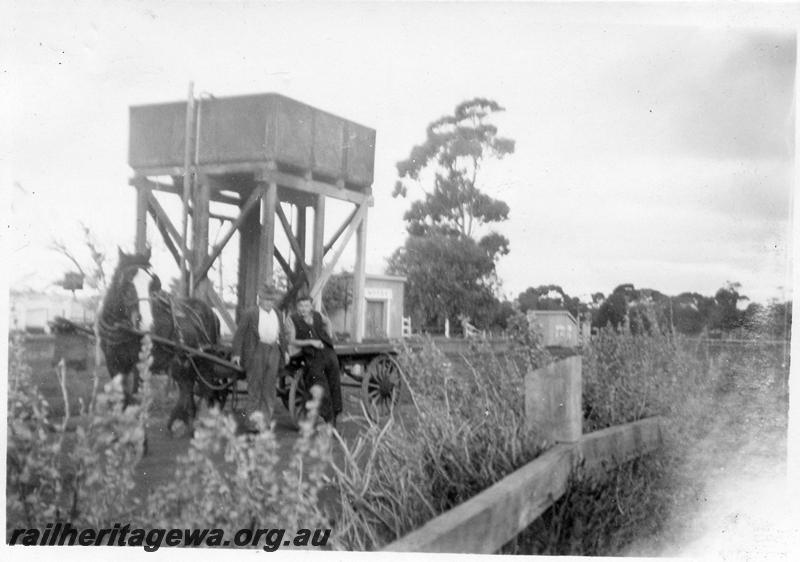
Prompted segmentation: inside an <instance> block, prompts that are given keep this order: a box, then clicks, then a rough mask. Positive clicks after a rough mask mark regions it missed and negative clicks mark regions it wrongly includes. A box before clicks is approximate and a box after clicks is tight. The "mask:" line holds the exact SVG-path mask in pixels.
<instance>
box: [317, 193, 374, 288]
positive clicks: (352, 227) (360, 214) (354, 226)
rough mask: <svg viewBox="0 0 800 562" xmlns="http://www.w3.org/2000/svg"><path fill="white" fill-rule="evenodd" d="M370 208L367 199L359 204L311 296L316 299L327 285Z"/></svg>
mask: <svg viewBox="0 0 800 562" xmlns="http://www.w3.org/2000/svg"><path fill="white" fill-rule="evenodd" d="M368 209H369V204H368V203H367V202H366V201H365V202H364V203H362V204H361V205H359V207H358V210H357V211H356V213H355V214H354V215H353V218H352V220H351V221H350V224H349V225H348V227H347V230H346V231H345V233H344V237H343V238H342V241H341V244H340V245H339V247H338V248H337V249H336V251H335V252H334V254H333V258H332V259H331V261H330V263H328V265H327V266H326V267H325V269H323V270H322V273H321V274H320V276H319V278H318V279H315V280H314V286H313V287H311V298H312V299H316V298H317V296H319V294H320V293H321V292H322V288H323V287H324V286H325V283H327V282H328V279H329V278H330V276H331V274H332V273H333V269H334V267H336V264H337V262H338V261H339V258H340V257H341V256H342V252H344V249H345V247H346V246H347V243H348V242H349V241H350V238H352V237H353V234H355V232H356V230H358V227H359V226H360V225H361V222H362V221H363V220H364V217H366V216H367V210H368Z"/></svg>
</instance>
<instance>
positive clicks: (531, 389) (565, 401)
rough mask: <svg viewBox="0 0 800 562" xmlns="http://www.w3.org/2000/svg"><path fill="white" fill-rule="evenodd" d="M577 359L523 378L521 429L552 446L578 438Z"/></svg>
mask: <svg viewBox="0 0 800 562" xmlns="http://www.w3.org/2000/svg"><path fill="white" fill-rule="evenodd" d="M581 391H582V384H581V357H580V356H579V355H576V356H573V357H569V358H567V359H564V360H562V361H558V362H557V363H551V364H549V365H547V366H545V367H542V368H541V369H536V370H535V371H531V372H529V373H528V374H526V375H525V427H526V429H527V430H528V431H535V432H536V434H537V435H540V436H541V437H542V438H543V439H545V440H547V441H549V442H552V443H574V442H576V441H578V440H579V439H580V438H581V434H582V425H583V406H582V400H581Z"/></svg>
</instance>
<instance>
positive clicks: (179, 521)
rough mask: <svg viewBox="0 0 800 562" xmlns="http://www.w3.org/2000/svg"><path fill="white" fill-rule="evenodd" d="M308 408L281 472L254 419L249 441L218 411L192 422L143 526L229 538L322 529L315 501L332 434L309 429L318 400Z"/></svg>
mask: <svg viewBox="0 0 800 562" xmlns="http://www.w3.org/2000/svg"><path fill="white" fill-rule="evenodd" d="M312 390H314V391H316V390H317V389H316V388H315V389H312ZM317 394H318V393H317ZM309 407H310V415H309V416H308V417H307V419H306V420H305V421H303V422H301V434H300V437H299V438H298V439H297V441H296V442H295V444H294V446H293V450H292V453H291V460H290V462H289V465H288V468H287V469H286V470H280V469H279V463H280V460H281V459H280V457H279V455H278V449H277V441H276V439H275V434H274V433H273V432H272V431H271V430H269V429H268V428H267V427H266V424H265V422H264V419H263V417H261V416H260V415H257V416H256V419H255V422H256V426H257V429H258V430H259V431H258V432H257V433H255V434H246V433H245V434H240V433H238V432H237V424H236V422H235V420H234V419H233V418H232V417H230V416H226V415H223V414H222V413H220V411H219V410H218V409H214V410H211V411H210V412H209V413H208V414H207V415H204V416H201V417H200V418H198V420H197V422H196V425H195V436H194V438H193V439H192V442H191V445H190V448H189V451H188V453H187V454H186V455H185V456H183V457H180V458H179V459H178V466H177V468H176V470H175V475H174V478H173V479H172V480H171V481H170V482H168V483H167V484H164V485H162V486H159V487H158V488H157V489H156V490H154V491H153V492H152V493H151V494H150V496H149V497H148V500H147V508H146V510H145V512H144V519H143V524H144V525H149V526H155V527H161V528H169V527H174V528H206V529H212V528H218V529H223V530H225V532H226V533H229V534H230V535H231V536H232V535H233V534H234V533H235V532H236V531H237V530H239V529H255V528H273V527H279V528H297V529H299V528H314V527H317V528H320V527H326V526H328V525H326V521H327V520H326V517H325V515H324V514H323V513H322V511H321V509H320V506H319V496H320V492H321V491H322V489H323V487H324V486H325V484H326V481H325V467H326V466H327V463H328V459H329V455H330V433H329V430H328V429H327V428H322V429H321V430H320V431H319V432H316V431H315V429H314V427H313V421H312V420H314V419H315V417H316V411H317V409H318V407H319V396H318V395H316V396H315V398H314V400H313V401H312V402H311V403H310V406H309Z"/></svg>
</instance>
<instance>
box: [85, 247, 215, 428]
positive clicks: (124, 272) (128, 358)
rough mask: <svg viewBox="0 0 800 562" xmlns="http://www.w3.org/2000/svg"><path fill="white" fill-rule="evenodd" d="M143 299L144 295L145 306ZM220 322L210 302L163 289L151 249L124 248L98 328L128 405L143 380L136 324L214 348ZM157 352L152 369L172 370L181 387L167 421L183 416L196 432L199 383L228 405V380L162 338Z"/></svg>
mask: <svg viewBox="0 0 800 562" xmlns="http://www.w3.org/2000/svg"><path fill="white" fill-rule="evenodd" d="M140 301H144V302H142V306H140ZM219 327H220V326H219V319H218V318H217V316H216V314H214V311H213V310H212V309H211V307H210V306H209V305H208V304H206V303H205V302H203V301H201V300H198V299H181V298H173V297H171V296H170V295H168V294H167V293H165V292H164V291H162V290H161V282H160V280H159V279H158V276H156V275H155V274H153V273H152V272H151V271H150V250H149V249H148V250H147V252H146V253H145V254H126V253H124V252H123V251H122V250H119V262H118V264H117V268H116V270H115V271H114V275H113V277H112V279H111V283H110V286H109V288H108V290H107V292H106V294H105V297H104V298H103V307H102V312H101V313H100V322H99V328H100V330H99V332H100V346H101V349H102V350H103V354H104V355H105V358H106V365H107V367H108V372H109V373H110V374H111V376H112V377H113V376H114V375H116V374H118V373H119V374H122V376H123V387H124V389H125V404H126V405H128V404H131V403H132V402H133V400H134V394H136V392H137V390H138V386H139V377H138V371H137V369H136V364H137V362H138V361H139V352H140V350H141V340H142V338H141V335H139V334H137V333H136V332H134V331H132V330H136V331H138V332H149V333H150V334H153V335H155V336H160V337H161V338H165V339H167V340H170V341H172V342H175V343H178V344H181V345H182V346H185V347H189V348H194V349H207V350H209V351H212V352H213V349H212V348H214V346H217V344H218V342H219V339H220V331H219ZM152 355H153V365H152V367H151V371H152V372H154V373H159V372H161V373H163V372H169V373H170V375H171V376H172V378H173V379H174V380H175V382H176V383H177V385H178V389H179V396H178V401H177V403H176V404H175V407H174V408H173V409H172V412H171V413H170V415H169V420H168V421H167V430H168V431H170V432H171V431H172V424H173V423H174V422H175V420H178V419H179V420H182V421H183V422H184V423H185V424H186V426H187V427H188V428H189V430H190V432H191V428H192V423H193V421H194V417H195V414H196V412H197V408H196V405H195V401H194V392H195V386H197V392H198V394H200V395H201V396H202V397H204V398H206V400H207V401H208V402H209V404H210V405H214V404H218V405H219V406H220V407H222V406H224V403H225V397H226V396H227V393H226V384H225V382H221V381H220V380H219V379H218V378H217V377H215V370H214V365H213V364H212V363H210V362H209V361H207V360H203V359H200V358H197V357H192V356H191V355H190V354H187V353H185V352H181V351H180V350H179V349H177V348H176V347H175V346H170V345H165V344H162V343H154V344H153V351H152ZM196 383H197V384H196Z"/></svg>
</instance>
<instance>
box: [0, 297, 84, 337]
mask: <svg viewBox="0 0 800 562" xmlns="http://www.w3.org/2000/svg"><path fill="white" fill-rule="evenodd" d="M56 316H60V317H62V318H66V319H67V320H71V321H73V322H77V323H79V324H91V323H93V322H94V318H95V311H94V310H93V309H92V307H91V305H90V304H89V303H88V302H87V301H86V300H78V299H76V298H75V297H73V296H72V295H66V294H53V293H44V292H37V291H17V290H12V291H11V292H10V294H9V319H8V320H9V323H8V328H9V330H10V331H17V330H19V331H33V332H44V333H49V332H50V322H52V321H53V320H54V319H55V318H56Z"/></svg>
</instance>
